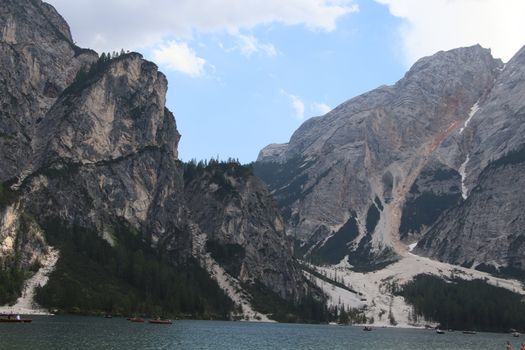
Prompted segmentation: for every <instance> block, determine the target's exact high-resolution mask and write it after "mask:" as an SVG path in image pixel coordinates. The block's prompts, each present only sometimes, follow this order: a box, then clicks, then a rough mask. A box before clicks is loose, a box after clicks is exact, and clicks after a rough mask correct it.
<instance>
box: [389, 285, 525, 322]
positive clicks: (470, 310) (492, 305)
mask: <svg viewBox="0 0 525 350" xmlns="http://www.w3.org/2000/svg"><path fill="white" fill-rule="evenodd" d="M399 294H400V295H402V296H403V297H404V298H405V300H406V301H407V302H408V303H410V304H411V305H412V306H413V310H414V318H417V317H420V316H424V317H425V318H426V319H427V320H431V321H434V322H439V323H440V324H441V326H442V327H444V328H452V329H476V330H480V331H496V332H506V331H507V330H508V329H510V328H515V329H518V330H520V331H521V332H523V331H525V300H524V298H523V296H522V295H519V294H516V293H513V292H511V291H509V290H507V289H504V288H500V287H495V286H492V285H489V284H487V283H486V282H485V281H482V280H473V281H464V280H460V279H452V280H449V281H445V280H443V279H441V278H438V277H435V276H430V275H419V276H416V278H415V279H414V280H413V281H411V282H409V283H407V284H405V285H404V286H403V288H402V290H401V291H400V292H399Z"/></svg>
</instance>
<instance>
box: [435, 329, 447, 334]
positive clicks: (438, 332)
mask: <svg viewBox="0 0 525 350" xmlns="http://www.w3.org/2000/svg"><path fill="white" fill-rule="evenodd" d="M436 333H437V334H445V331H444V330H442V329H436Z"/></svg>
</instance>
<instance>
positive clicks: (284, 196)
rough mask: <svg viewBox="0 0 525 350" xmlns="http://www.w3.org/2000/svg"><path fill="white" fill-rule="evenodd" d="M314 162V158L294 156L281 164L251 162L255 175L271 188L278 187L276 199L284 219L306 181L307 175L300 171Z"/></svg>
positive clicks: (288, 216) (289, 216)
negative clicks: (306, 158)
mask: <svg viewBox="0 0 525 350" xmlns="http://www.w3.org/2000/svg"><path fill="white" fill-rule="evenodd" d="M315 162H316V160H315V159H310V160H305V159H304V158H302V157H294V158H291V159H288V160H287V161H286V163H282V164H281V163H277V162H255V163H254V164H253V171H254V174H255V176H257V177H259V178H260V179H262V180H263V181H264V182H265V183H266V184H267V185H268V187H269V188H270V189H271V190H276V189H278V191H277V193H276V199H277V202H278V204H279V208H280V209H281V213H282V216H283V218H284V219H285V220H288V219H290V218H291V215H292V212H291V209H290V207H291V204H292V203H293V202H295V201H296V200H297V198H299V197H300V196H301V193H303V191H305V188H304V185H305V184H306V182H307V181H308V175H307V174H303V173H302V172H303V171H304V169H308V168H309V166H310V165H311V164H313V163H315ZM323 176H324V174H323Z"/></svg>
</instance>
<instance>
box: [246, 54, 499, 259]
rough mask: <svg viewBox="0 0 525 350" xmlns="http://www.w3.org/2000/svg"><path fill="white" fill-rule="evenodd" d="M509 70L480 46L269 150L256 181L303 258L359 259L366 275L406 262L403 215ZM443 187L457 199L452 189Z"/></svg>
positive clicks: (430, 62) (417, 69)
mask: <svg viewBox="0 0 525 350" xmlns="http://www.w3.org/2000/svg"><path fill="white" fill-rule="evenodd" d="M501 67H502V63H501V62H500V61H499V60H495V59H493V58H492V56H491V54H490V51H489V50H486V49H483V48H481V47H480V46H473V47H468V48H460V49H455V50H451V51H447V52H439V53H437V54H435V55H433V56H430V57H425V58H422V59H420V60H419V61H418V62H416V63H415V64H414V66H413V67H412V68H411V69H410V70H409V71H408V72H407V74H406V75H405V76H404V77H403V78H402V79H401V80H400V81H398V82H397V83H396V84H395V85H393V86H382V87H379V88H378V89H375V90H373V91H371V92H368V93H365V94H363V95H361V96H358V97H355V98H353V99H351V100H349V101H347V102H345V103H343V104H341V105H340V106H338V107H336V108H335V109H334V110H333V111H331V112H329V113H328V114H326V115H325V116H322V117H316V118H312V119H310V120H308V121H306V122H305V123H304V124H303V125H302V126H301V127H300V128H299V129H298V130H297V131H296V132H295V133H294V134H293V135H292V137H291V139H290V142H289V143H288V144H286V145H279V146H276V145H271V146H269V147H268V148H267V149H264V150H262V151H261V153H260V155H259V158H258V161H257V163H256V167H255V169H256V174H257V175H259V176H260V177H261V178H262V179H263V180H265V181H266V182H267V183H268V184H269V186H270V188H271V189H272V190H273V193H274V194H275V196H276V198H277V200H278V201H279V205H280V207H281V209H282V211H283V215H284V216H285V220H286V226H287V233H288V234H289V235H291V236H293V237H294V238H295V239H296V240H297V241H298V243H299V250H298V253H299V254H305V255H306V256H307V257H310V258H312V259H314V261H315V260H318V259H320V260H321V261H324V262H330V263H336V262H338V261H340V260H342V259H343V258H344V257H345V256H346V255H349V261H350V263H351V264H352V265H354V267H358V268H365V269H366V268H369V267H370V265H377V264H379V265H381V264H384V263H388V262H391V261H393V260H395V259H396V258H397V255H399V254H402V252H403V251H404V250H405V248H404V246H403V244H402V243H401V242H400V235H399V231H400V227H404V226H403V224H402V215H403V208H404V205H405V202H406V201H407V200H410V198H411V194H410V192H411V189H412V188H413V186H414V184H415V183H416V179H418V177H419V176H420V174H422V170H423V169H425V168H427V167H430V168H432V166H433V165H432V162H430V159H431V157H432V154H433V153H434V152H435V150H436V149H437V148H438V147H439V145H440V144H441V143H442V142H443V140H445V139H446V138H447V136H449V135H450V134H451V133H453V132H455V131H456V130H457V129H459V128H460V127H461V125H462V124H463V123H464V122H465V120H466V119H467V116H468V113H469V111H470V109H471V107H472V106H473V105H474V104H475V103H476V101H478V100H480V99H481V98H483V97H484V96H486V95H487V94H488V92H489V91H490V90H491V89H492V87H493V84H494V80H495V79H496V77H497V76H498V74H499V70H500V69H501ZM430 168H429V169H430ZM454 169H455V170H454V171H456V170H457V168H454ZM423 176H424V175H423ZM427 176H430V174H429V172H427ZM454 176H455V178H456V180H457V179H459V177H458V176H457V175H454ZM421 181H423V179H422V178H420V179H419V183H418V184H419V185H421ZM443 181H444V179H443ZM440 186H442V187H446V191H447V193H448V191H449V188H448V187H449V185H448V184H447V183H446V182H442V183H441V185H440ZM455 186H456V189H455V190H451V193H455V195H456V197H457V193H458V189H457V188H459V186H458V185H457V184H455ZM435 192H436V193H438V194H440V193H441V192H443V190H439V189H437V188H436V189H435ZM450 201H451V202H452V204H453V201H454V199H453V198H450ZM447 206H448V204H447ZM433 215H434V216H435V215H437V214H433ZM434 219H435V218H434V217H432V218H429V220H430V221H432V220H434ZM430 223H431V222H425V225H428V224H430ZM405 226H406V224H405Z"/></svg>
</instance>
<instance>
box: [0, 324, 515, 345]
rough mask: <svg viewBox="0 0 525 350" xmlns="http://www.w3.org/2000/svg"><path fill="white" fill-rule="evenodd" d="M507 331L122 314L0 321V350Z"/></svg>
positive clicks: (446, 339)
mask: <svg viewBox="0 0 525 350" xmlns="http://www.w3.org/2000/svg"><path fill="white" fill-rule="evenodd" d="M507 340H510V341H511V342H512V344H513V347H514V349H519V346H518V341H520V340H522V341H525V339H521V338H512V337H511V336H510V335H507V334H492V333H478V334H476V335H464V334H462V333H461V332H453V333H447V334H445V335H438V334H436V333H435V332H433V331H426V330H413V329H389V328H376V329H374V331H372V332H363V331H362V330H361V328H360V327H339V326H328V325H297V324H261V323H244V322H221V321H175V322H174V323H173V324H172V325H151V324H147V323H144V324H140V323H130V322H128V321H126V320H125V319H123V318H113V319H104V318H97V317H81V316H50V317H44V316H40V317H37V316H35V317H33V323H31V324H2V323H0V349H44V350H45V349H61V350H65V349H203V350H208V349H210V350H211V349H213V350H217V349H231V350H235V349H290V350H291V349H302V350H305V349H399V350H411V349H414V350H415V349H418V350H430V349H436V350H449V349H476V350H484V349H504V348H505V346H504V345H505V342H506V341H507Z"/></svg>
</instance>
